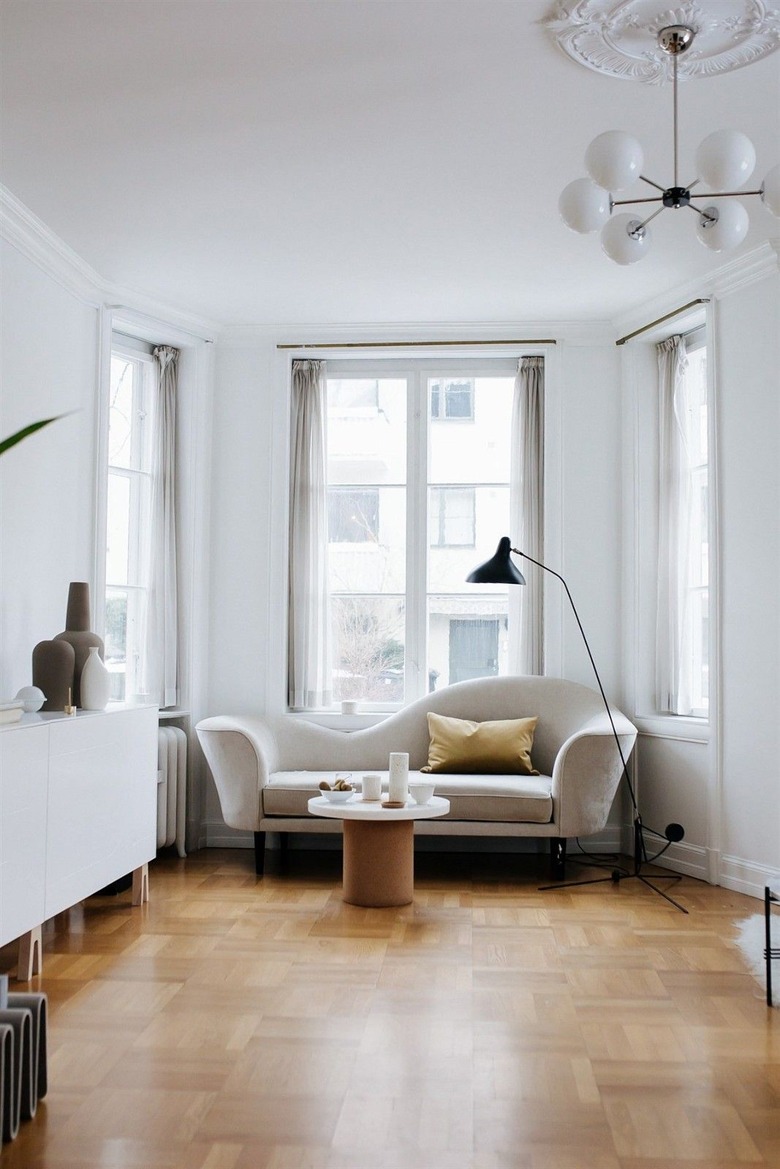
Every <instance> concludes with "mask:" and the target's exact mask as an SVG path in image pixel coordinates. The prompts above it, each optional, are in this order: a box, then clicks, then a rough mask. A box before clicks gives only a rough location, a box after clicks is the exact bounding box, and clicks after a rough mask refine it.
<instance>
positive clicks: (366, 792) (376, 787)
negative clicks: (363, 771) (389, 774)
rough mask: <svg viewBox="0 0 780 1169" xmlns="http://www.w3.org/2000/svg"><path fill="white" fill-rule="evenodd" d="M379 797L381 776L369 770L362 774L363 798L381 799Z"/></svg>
mask: <svg viewBox="0 0 780 1169" xmlns="http://www.w3.org/2000/svg"><path fill="white" fill-rule="evenodd" d="M381 798H382V776H381V775H379V774H378V773H377V772H375V771H371V772H369V773H368V774H367V775H364V776H363V799H364V800H381Z"/></svg>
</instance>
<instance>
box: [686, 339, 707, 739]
mask: <svg viewBox="0 0 780 1169" xmlns="http://www.w3.org/2000/svg"><path fill="white" fill-rule="evenodd" d="M685 349H686V355H687V359H688V360H687V363H686V367H685V371H684V373H683V377H682V386H683V411H682V418H683V419H684V424H683V425H684V445H685V449H686V451H687V454H688V462H687V470H688V475H689V477H690V519H689V525H688V531H689V536H690V558H689V564H688V581H687V588H686V594H687V595H686V598H685V607H686V612H687V619H688V621H689V622H690V633H689V636H687V637H686V638H685V642H684V645H683V652H684V653H685V654H687V655H688V662H687V670H688V672H689V674H690V679H691V682H690V707H691V708H690V712H689V713H690V714H691V715H694V716H699V717H702V718H706V717H707V715H708V712H709V653H708V645H709V589H708V585H709V455H708V418H707V415H708V408H707V406H708V403H707V347H706V344H705V337H704V330H703V329H702V330H698V331H697V332H696V333H693V334H691V335H690V336H688V337H687V338H686V344H685Z"/></svg>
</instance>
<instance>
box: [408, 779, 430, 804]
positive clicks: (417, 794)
mask: <svg viewBox="0 0 780 1169" xmlns="http://www.w3.org/2000/svg"><path fill="white" fill-rule="evenodd" d="M435 790H436V785H435V784H433V783H410V784H409V794H410V795H411V797H412V799H413V800H414V802H415V803H416V804H428V803H430V800H431V796H432V795H433V793H434V791H435Z"/></svg>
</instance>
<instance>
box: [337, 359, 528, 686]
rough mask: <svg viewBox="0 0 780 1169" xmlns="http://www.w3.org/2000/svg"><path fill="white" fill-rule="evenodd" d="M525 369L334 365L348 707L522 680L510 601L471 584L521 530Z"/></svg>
mask: <svg viewBox="0 0 780 1169" xmlns="http://www.w3.org/2000/svg"><path fill="white" fill-rule="evenodd" d="M516 365H517V362H516V359H512V360H503V361H502V360H496V359H493V360H492V361H487V362H485V363H477V362H471V363H469V364H468V366H466V365H465V363H460V364H456V365H450V364H447V365H446V366H445V365H444V363H434V362H430V361H422V360H420V361H412V362H409V361H407V362H404V363H403V365H401V364H396V363H395V362H391V361H389V360H384V361H378V362H376V363H375V364H373V365H369V364H368V363H363V362H361V363H356V362H339V363H335V362H329V363H328V367H327V416H326V429H327V437H326V449H327V492H328V519H329V535H328V546H329V555H328V561H329V585H330V598H331V622H332V628H331V633H332V657H333V685H332V690H333V696H334V700H335V701H339V700H340V699H343V698H350V699H358V700H359V701H361V703H362V704H364V705H366V706H370V705H372V704H377V705H378V706H382V707H385V708H386V707H387V706H394V705H398V704H401V703H402V702H406V701H411V700H412V699H414V698H416V697H419V696H420V695H422V694H424V693H426V692H428V691H429V690H433V689H436V688H438V687H440V686H444V685H447V684H448V683H450V682H453V681H461V680H464V679H467V678H474V677H482V676H485V675H490V674H499V673H508V672H511V671H512V670H513V669H515V668H516V666H515V664H514V663H513V662H510V656H509V655H510V650H509V636H508V623H509V620H510V613H509V603H508V596H507V592H508V590H507V588H506V587H504V588H501V587H500V586H496V585H476V586H475V585H469V584H466V576H467V575H468V573H469V572H470V571H471V570H472V569H473V568H474V567H475V566H476V565H477V564H478V563H481V562H482V561H483V560H486V559H487V558H488V557H489V556H491V555H492V554H493V552H494V551H495V548H496V544H497V542H498V539H499V537H500V536H502V535H504V534H505V533H507V532H508V531H509V495H510V456H511V452H510V442H511V438H510V436H511V433H512V404H513V395H514V384H515V372H516ZM455 420H460V421H468V423H469V425H468V426H466V427H463V426H453V425H451V423H452V422H453V421H455Z"/></svg>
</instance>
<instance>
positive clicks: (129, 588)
mask: <svg viewBox="0 0 780 1169" xmlns="http://www.w3.org/2000/svg"><path fill="white" fill-rule="evenodd" d="M155 378H156V370H155V364H154V359H153V358H152V356H151V354H149V355H148V356H147V355H146V354H144V353H139V352H135V351H131V350H129V349H128V350H122V349H121V348H118V347H117V348H114V349H113V350H112V354H111V378H110V388H109V394H110V398H109V411H108V477H107V489H106V495H107V499H106V544H105V580H106V591H105V661H106V666H107V667H108V670H109V672H110V674H111V701H124V700H125V699H128V698H131V697H133V696H135V695H137V694H139V693H140V689H141V684H140V679H141V665H142V662H141V657H142V652H143V649H142V645H143V636H144V621H145V616H146V599H147V589H148V568H149V509H150V501H151V489H152V440H153V434H154V417H153V410H154V388H155Z"/></svg>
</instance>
